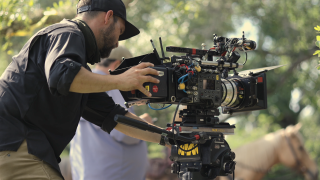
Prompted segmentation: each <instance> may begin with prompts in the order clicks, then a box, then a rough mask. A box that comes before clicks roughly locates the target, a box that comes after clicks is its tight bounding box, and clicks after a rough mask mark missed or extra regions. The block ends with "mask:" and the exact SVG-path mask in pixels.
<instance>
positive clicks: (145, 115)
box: [139, 113, 153, 124]
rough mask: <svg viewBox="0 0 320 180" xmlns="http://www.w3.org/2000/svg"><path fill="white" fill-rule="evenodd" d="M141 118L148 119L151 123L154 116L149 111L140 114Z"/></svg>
mask: <svg viewBox="0 0 320 180" xmlns="http://www.w3.org/2000/svg"><path fill="white" fill-rule="evenodd" d="M139 118H141V119H143V120H145V121H147V122H148V123H149V124H153V121H152V117H151V116H150V115H149V114H148V113H144V114H142V115H140V116H139Z"/></svg>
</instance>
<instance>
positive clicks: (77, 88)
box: [70, 63, 159, 97]
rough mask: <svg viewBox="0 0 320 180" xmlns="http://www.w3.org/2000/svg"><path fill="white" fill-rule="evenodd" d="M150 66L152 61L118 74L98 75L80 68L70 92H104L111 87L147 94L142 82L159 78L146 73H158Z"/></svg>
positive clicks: (156, 81) (111, 88) (154, 80)
mask: <svg viewBox="0 0 320 180" xmlns="http://www.w3.org/2000/svg"><path fill="white" fill-rule="evenodd" d="M150 66H151V67H152V66H153V64H152V63H141V64H139V65H137V66H134V67H132V68H130V69H129V70H127V71H126V72H124V73H122V74H119V75H108V76H105V75H99V74H95V73H92V72H90V71H88V70H86V69H85V68H83V67H82V68H81V69H80V71H79V72H78V74H77V75H76V76H75V78H74V80H73V82H72V84H71V86H70V92H77V93H95V92H105V91H110V90H113V89H119V90H122V91H131V90H136V89H138V90H140V91H141V92H142V93H144V94H145V95H147V96H149V97H150V96H151V94H150V93H149V92H148V91H147V90H146V89H145V88H144V87H143V83H145V82H152V83H159V80H158V79H156V78H153V77H151V76H146V75H147V74H148V75H156V76H157V75H159V73H158V71H156V70H155V69H151V68H148V67H150Z"/></svg>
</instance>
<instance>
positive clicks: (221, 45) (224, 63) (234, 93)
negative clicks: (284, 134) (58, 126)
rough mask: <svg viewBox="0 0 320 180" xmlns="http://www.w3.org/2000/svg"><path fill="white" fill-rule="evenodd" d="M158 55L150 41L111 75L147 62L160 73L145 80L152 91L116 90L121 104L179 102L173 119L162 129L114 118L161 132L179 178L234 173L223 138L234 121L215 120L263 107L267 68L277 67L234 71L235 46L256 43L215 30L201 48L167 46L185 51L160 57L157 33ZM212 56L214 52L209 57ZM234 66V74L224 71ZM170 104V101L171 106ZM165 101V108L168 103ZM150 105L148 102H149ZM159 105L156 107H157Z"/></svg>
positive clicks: (195, 179)
mask: <svg viewBox="0 0 320 180" xmlns="http://www.w3.org/2000/svg"><path fill="white" fill-rule="evenodd" d="M159 40H160V46H161V51H162V58H160V56H159V54H158V52H157V50H156V48H155V46H154V44H153V41H152V40H151V43H152V46H153V48H154V49H153V53H150V54H146V55H142V56H139V57H134V58H131V59H125V60H124V61H123V62H122V63H121V65H120V66H119V67H118V68H117V69H116V70H115V71H112V72H110V74H112V75H113V74H120V73H123V72H124V71H126V70H127V69H129V68H130V67H132V66H135V65H137V64H139V63H141V62H151V63H153V64H154V65H155V66H154V67H152V68H154V69H156V70H157V71H158V72H159V76H154V77H155V78H157V79H159V80H160V83H159V84H154V83H145V84H144V87H145V88H146V89H147V90H148V91H149V92H150V93H151V94H152V97H147V96H145V95H144V94H142V93H141V92H140V91H138V90H136V91H131V92H121V93H122V95H123V97H124V99H125V100H126V106H127V107H130V106H133V105H146V104H148V105H150V103H158V104H170V105H171V104H178V105H177V108H176V111H175V115H174V119H173V122H172V124H168V126H167V129H162V128H158V127H155V126H152V125H149V124H148V123H145V122H141V121H138V120H134V119H131V118H127V117H125V116H121V115H117V116H116V117H115V121H116V122H118V123H123V124H126V125H129V126H132V127H135V128H138V129H141V130H145V131H150V132H153V133H158V134H161V141H160V144H161V145H165V144H170V145H172V148H171V156H170V159H171V160H172V161H173V162H174V163H173V164H172V173H176V174H178V176H179V177H180V178H182V179H183V180H212V179H214V178H216V177H217V176H227V175H229V174H233V175H234V169H235V165H236V162H235V161H234V159H235V154H234V153H233V152H232V151H231V149H230V146H229V145H228V143H227V141H226V140H225V139H224V135H226V134H234V128H235V126H234V125H230V124H229V123H223V122H219V118H218V117H217V116H219V115H220V112H219V110H218V107H221V108H222V113H228V114H232V113H234V112H244V111H253V110H260V109H266V108H267V91H266V72H267V71H269V70H272V69H275V68H278V67H281V66H273V67H266V68H259V69H254V70H247V71H243V72H239V73H238V72H237V71H236V68H242V67H243V65H244V64H245V63H246V61H247V54H246V61H245V62H244V63H243V64H240V63H238V60H239V58H240V54H239V53H238V52H237V51H235V50H239V51H243V52H245V53H246V52H247V51H251V50H254V49H255V48H256V43H255V42H254V41H251V40H248V39H246V38H245V37H244V33H243V36H242V38H225V37H218V36H216V35H215V34H214V36H213V42H214V45H213V47H212V48H210V49H208V50H206V49H204V46H205V45H203V48H202V49H194V48H184V47H173V46H169V47H166V50H167V51H168V52H176V53H185V56H176V55H173V56H171V57H170V58H169V57H165V55H164V52H163V48H162V42H161V38H159ZM213 57H218V59H217V60H216V61H213ZM231 70H232V71H233V72H234V73H233V75H229V74H228V72H230V71H231ZM180 104H182V105H187V109H183V110H181V111H180V113H179V116H180V117H181V118H182V122H175V117H176V113H177V111H178V107H179V105H180ZM170 105H169V106H170ZM169 106H167V107H169ZM149 107H150V106H149ZM167 107H163V108H162V109H164V108H167ZM156 110H161V109H156Z"/></svg>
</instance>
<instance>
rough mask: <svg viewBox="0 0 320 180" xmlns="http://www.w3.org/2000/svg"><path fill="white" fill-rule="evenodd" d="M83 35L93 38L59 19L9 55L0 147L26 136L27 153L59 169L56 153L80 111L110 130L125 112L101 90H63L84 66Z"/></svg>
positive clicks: (1, 84)
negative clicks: (15, 54) (116, 115)
mask: <svg viewBox="0 0 320 180" xmlns="http://www.w3.org/2000/svg"><path fill="white" fill-rule="evenodd" d="M88 28H89V27H88ZM90 32H92V31H91V30H90ZM84 36H87V37H88V36H89V37H90V36H92V38H93V39H94V37H93V33H92V34H86V33H85V34H83V33H82V31H81V30H80V29H79V28H78V26H77V24H76V23H74V22H72V21H69V20H64V21H62V22H61V23H58V24H55V25H52V26H49V27H48V28H45V29H43V30H40V31H39V32H38V33H37V34H36V35H35V36H34V37H32V38H31V39H30V40H29V41H28V42H27V43H26V45H25V46H24V47H23V49H22V50H21V51H20V53H19V54H18V55H17V56H14V57H13V61H12V62H11V64H10V65H9V66H8V67H7V69H6V70H5V72H4V73H3V75H2V76H1V78H0V151H5V150H9V151H17V150H18V148H19V147H20V145H21V143H22V142H23V140H24V139H26V140H27V143H28V151H29V153H30V154H33V155H35V156H37V157H39V158H40V159H43V160H44V161H46V162H47V163H49V164H50V165H52V166H53V167H54V168H55V169H57V170H58V171H60V170H59V167H58V163H59V162H60V158H59V156H60V154H61V152H62V151H63V149H64V148H65V147H66V145H67V144H68V143H69V142H70V140H71V139H72V137H73V136H74V133H75V131H76V128H77V125H78V123H79V119H80V116H83V117H84V118H85V119H86V120H88V121H90V122H92V123H94V124H96V125H98V126H100V127H102V129H103V130H105V131H106V132H108V133H110V131H111V130H112V129H113V128H114V127H115V126H116V123H115V122H114V120H113V117H114V115H115V114H121V115H124V114H126V113H127V111H126V110H125V109H124V108H122V107H121V106H119V105H116V104H115V103H114V102H113V100H112V98H110V97H109V96H108V95H107V94H106V93H104V92H102V93H90V94H81V93H73V92H69V89H70V85H71V83H72V81H73V79H74V77H75V76H76V74H77V73H78V72H79V70H80V68H81V67H85V68H86V69H88V70H90V68H89V67H88V66H87V62H88V57H87V54H88V53H87V52H86V47H88V46H91V44H90V43H92V42H85V38H84ZM30 46H31V47H32V48H31V49H30Z"/></svg>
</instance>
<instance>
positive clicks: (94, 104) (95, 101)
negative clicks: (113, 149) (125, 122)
mask: <svg viewBox="0 0 320 180" xmlns="http://www.w3.org/2000/svg"><path fill="white" fill-rule="evenodd" d="M127 112H128V111H127V110H126V109H125V108H123V107H122V106H120V105H119V104H115V103H114V101H113V100H112V98H111V97H109V96H108V95H107V93H104V92H102V93H91V94H89V97H88V101H87V104H86V107H85V108H84V112H83V113H82V117H83V118H84V119H85V120H87V121H89V122H91V123H93V124H95V125H97V126H100V127H101V129H102V130H104V131H106V132H108V133H110V132H111V131H112V130H113V129H114V127H115V126H116V125H117V122H115V121H114V116H115V115H116V114H120V115H125V114H126V113H127Z"/></svg>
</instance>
